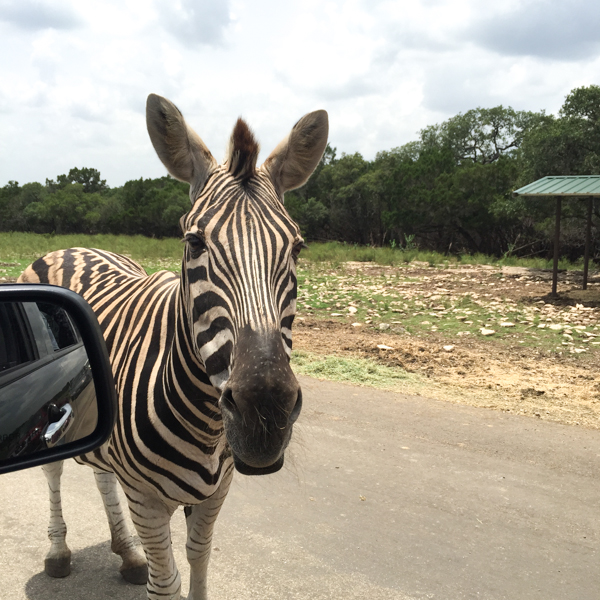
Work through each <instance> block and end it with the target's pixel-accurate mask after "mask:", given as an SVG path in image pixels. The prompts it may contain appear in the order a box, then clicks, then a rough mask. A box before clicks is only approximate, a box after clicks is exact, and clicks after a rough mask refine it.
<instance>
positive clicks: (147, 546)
mask: <svg viewBox="0 0 600 600" xmlns="http://www.w3.org/2000/svg"><path fill="white" fill-rule="evenodd" d="M121 485H123V489H124V490H125V494H126V496H127V502H128V504H129V511H130V513H131V519H132V521H133V524H134V525H135V529H136V531H137V533H138V535H139V537H140V540H141V541H142V546H143V548H144V552H145V553H146V559H147V560H148V583H147V586H146V589H147V591H148V600H180V598H181V577H180V575H179V571H178V570H177V565H176V564H175V557H174V556H173V549H172V547H171V527H170V523H171V516H172V515H173V512H174V510H175V507H168V506H167V505H166V504H164V503H163V502H161V501H160V500H159V499H158V498H157V497H156V495H154V494H153V493H152V492H147V491H146V493H144V492H142V491H139V490H135V489H133V488H130V487H129V486H126V485H124V484H123V482H121Z"/></svg>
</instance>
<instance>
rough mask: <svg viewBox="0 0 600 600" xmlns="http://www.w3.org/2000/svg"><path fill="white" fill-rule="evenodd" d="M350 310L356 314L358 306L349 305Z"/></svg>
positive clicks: (352, 313)
mask: <svg viewBox="0 0 600 600" xmlns="http://www.w3.org/2000/svg"><path fill="white" fill-rule="evenodd" d="M348 312H349V313H350V314H351V315H354V314H356V313H357V312H358V308H356V306H349V307H348Z"/></svg>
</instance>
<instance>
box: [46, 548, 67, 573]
mask: <svg viewBox="0 0 600 600" xmlns="http://www.w3.org/2000/svg"><path fill="white" fill-rule="evenodd" d="M44 571H46V575H48V576H49V577H67V575H70V574H71V553H70V552H69V554H68V555H67V556H56V557H55V556H53V557H51V558H46V559H45V560H44Z"/></svg>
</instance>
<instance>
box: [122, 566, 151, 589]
mask: <svg viewBox="0 0 600 600" xmlns="http://www.w3.org/2000/svg"><path fill="white" fill-rule="evenodd" d="M121 575H122V577H123V579H124V580H125V581H127V582H128V583H133V584H134V585H145V584H146V582H147V581H148V565H138V566H137V567H129V568H128V569H123V568H122V569H121Z"/></svg>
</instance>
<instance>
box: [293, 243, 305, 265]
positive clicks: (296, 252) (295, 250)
mask: <svg viewBox="0 0 600 600" xmlns="http://www.w3.org/2000/svg"><path fill="white" fill-rule="evenodd" d="M303 248H308V246H307V245H306V244H305V243H304V242H303V241H302V242H298V243H297V244H295V245H294V247H293V248H292V258H293V259H294V262H296V261H297V260H298V255H299V254H300V250H302V249H303Z"/></svg>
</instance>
